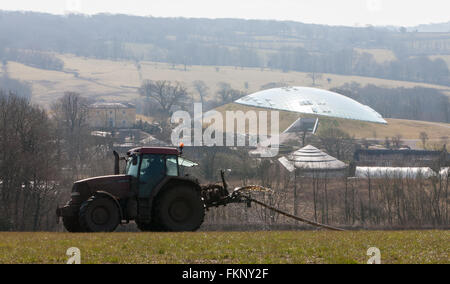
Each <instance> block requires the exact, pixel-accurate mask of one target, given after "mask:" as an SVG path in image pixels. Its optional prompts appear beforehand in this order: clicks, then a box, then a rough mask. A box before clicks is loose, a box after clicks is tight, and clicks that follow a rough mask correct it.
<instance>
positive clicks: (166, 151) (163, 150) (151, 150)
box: [127, 147, 180, 155]
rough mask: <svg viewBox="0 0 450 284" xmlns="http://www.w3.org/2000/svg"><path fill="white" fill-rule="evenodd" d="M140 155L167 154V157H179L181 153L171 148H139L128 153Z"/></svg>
mask: <svg viewBox="0 0 450 284" xmlns="http://www.w3.org/2000/svg"><path fill="white" fill-rule="evenodd" d="M132 153H139V154H165V155H179V154H180V152H179V151H178V149H177V148H169V147H139V148H134V149H131V150H129V151H128V153H127V154H129V155H130V154H132Z"/></svg>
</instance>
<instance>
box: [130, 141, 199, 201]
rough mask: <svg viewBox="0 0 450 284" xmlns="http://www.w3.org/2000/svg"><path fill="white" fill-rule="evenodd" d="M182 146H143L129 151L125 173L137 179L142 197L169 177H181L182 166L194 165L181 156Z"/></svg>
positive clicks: (148, 194) (147, 195) (145, 196)
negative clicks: (177, 147) (178, 147)
mask: <svg viewBox="0 0 450 284" xmlns="http://www.w3.org/2000/svg"><path fill="white" fill-rule="evenodd" d="M181 153H182V148H180V150H179V149H176V148H164V147H151V148H147V147H142V148H135V149H132V150H130V151H128V152H127V158H126V161H127V164H126V168H125V174H126V175H127V176H131V177H132V178H134V179H135V180H137V185H136V186H137V189H138V190H137V191H138V192H139V193H138V196H139V197H140V198H148V197H150V194H151V192H152V190H153V189H154V188H155V187H156V186H158V185H159V184H160V183H161V182H162V181H163V180H164V179H165V178H167V177H179V176H180V166H184V167H193V166H195V165H197V164H196V163H194V162H191V161H189V160H186V159H184V158H182V157H180V155H181Z"/></svg>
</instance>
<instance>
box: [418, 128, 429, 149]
mask: <svg viewBox="0 0 450 284" xmlns="http://www.w3.org/2000/svg"><path fill="white" fill-rule="evenodd" d="M419 139H420V141H422V145H423V148H424V149H426V148H427V141H428V134H427V133H426V132H425V131H422V132H420V134H419Z"/></svg>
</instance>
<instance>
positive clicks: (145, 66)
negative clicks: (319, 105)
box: [0, 50, 450, 106]
mask: <svg viewBox="0 0 450 284" xmlns="http://www.w3.org/2000/svg"><path fill="white" fill-rule="evenodd" d="M364 51H366V52H368V50H364ZM370 52H371V53H375V54H376V55H377V57H376V58H378V60H389V59H390V55H389V54H386V52H385V51H382V50H381V51H380V50H370ZM57 57H59V58H61V59H62V60H63V61H64V64H65V67H64V70H63V71H48V70H42V69H38V68H33V67H29V66H25V65H23V64H20V63H17V62H9V63H8V65H7V72H8V75H9V76H10V77H12V78H15V79H20V80H23V81H28V82H30V83H32V86H33V101H34V102H35V103H39V104H42V105H44V106H48V105H49V104H51V103H52V102H53V101H54V100H55V99H56V98H58V97H60V96H62V94H63V93H64V92H65V91H76V92H79V93H81V94H82V95H84V96H88V97H92V98H96V99H105V100H112V101H133V100H134V99H136V98H138V97H139V95H138V93H137V88H138V87H139V86H140V84H141V82H142V80H145V79H151V80H170V81H179V82H182V83H184V84H185V85H186V86H187V87H188V88H189V91H190V92H191V93H192V94H193V95H194V97H195V91H194V90H193V86H192V82H193V81H195V80H203V81H205V83H206V84H207V86H208V87H209V89H210V90H209V93H210V95H209V99H211V98H212V97H214V94H215V93H216V91H217V84H218V83H219V82H228V83H231V85H232V87H233V88H235V89H239V90H242V91H246V92H248V93H252V92H256V91H259V90H260V89H261V86H263V85H265V84H268V83H280V82H282V83H285V84H288V85H297V86H312V80H311V78H309V77H308V74H307V73H301V72H282V71H280V70H269V69H264V70H261V69H260V68H240V67H239V68H236V67H233V66H187V69H186V71H185V70H184V66H182V65H176V66H173V65H171V64H166V63H157V62H148V61H142V62H140V63H139V65H138V64H136V62H133V61H112V60H99V59H91V58H89V59H88V58H82V57H76V56H73V55H67V54H64V55H62V54H57ZM4 72H5V70H1V68H0V75H1V74H2V73H4ZM328 79H330V81H328ZM351 82H357V83H359V84H361V85H363V86H364V85H367V84H374V85H377V86H385V87H415V86H424V87H429V88H435V89H439V90H443V91H444V92H445V93H446V94H448V95H450V87H445V86H439V85H432V84H424V83H414V82H404V81H393V80H384V79H377V78H369V77H360V76H342V75H334V74H323V76H322V78H321V79H317V80H316V84H317V85H316V87H318V88H323V89H330V88H333V87H338V86H342V85H343V84H345V83H351ZM246 83H247V86H248V89H246Z"/></svg>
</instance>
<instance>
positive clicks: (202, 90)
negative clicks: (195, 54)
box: [193, 80, 209, 105]
mask: <svg viewBox="0 0 450 284" xmlns="http://www.w3.org/2000/svg"><path fill="white" fill-rule="evenodd" d="M193 85H194V89H195V90H196V91H197V94H198V95H199V96H200V100H201V102H202V105H205V98H206V96H207V95H208V90H209V88H208V86H207V85H206V84H205V82H204V81H201V80H196V81H194V82H193Z"/></svg>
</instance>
